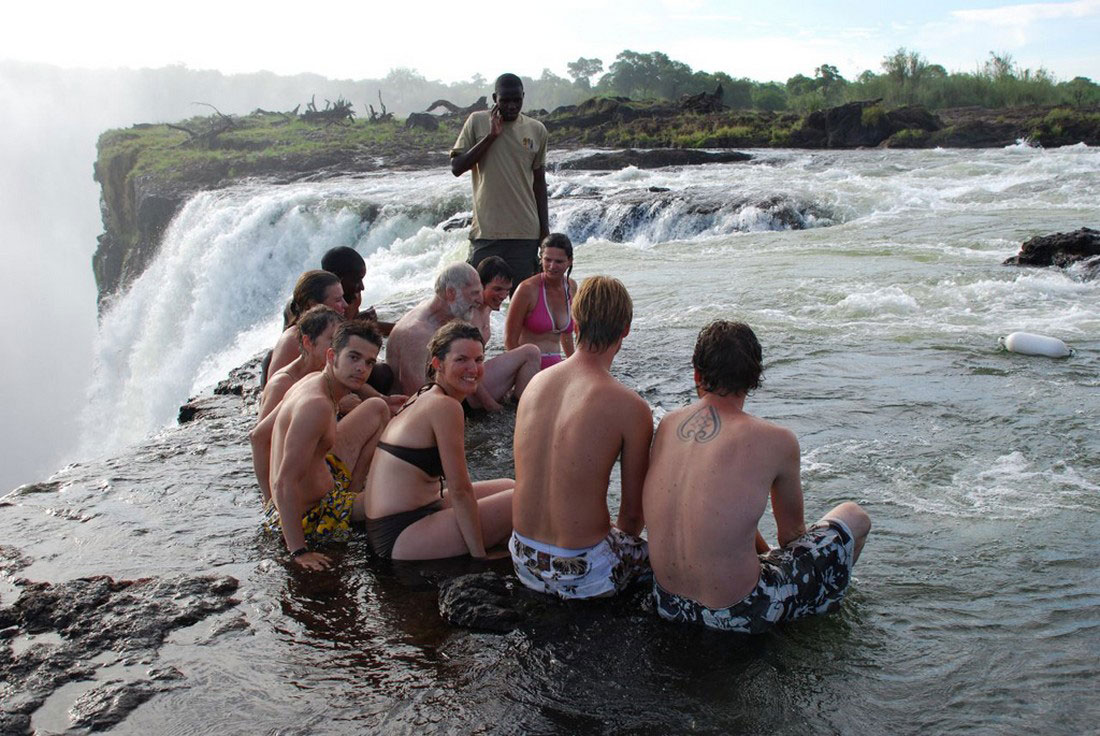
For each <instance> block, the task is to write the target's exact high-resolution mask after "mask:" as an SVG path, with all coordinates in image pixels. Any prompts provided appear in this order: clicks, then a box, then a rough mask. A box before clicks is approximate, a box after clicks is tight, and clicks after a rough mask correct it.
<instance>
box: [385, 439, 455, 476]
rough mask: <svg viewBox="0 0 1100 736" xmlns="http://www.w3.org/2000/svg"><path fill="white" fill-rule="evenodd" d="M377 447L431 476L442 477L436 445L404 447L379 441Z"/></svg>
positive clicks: (440, 460)
mask: <svg viewBox="0 0 1100 736" xmlns="http://www.w3.org/2000/svg"><path fill="white" fill-rule="evenodd" d="M378 449H379V450H385V451H386V452H388V453H389V454H391V455H393V456H394V457H396V458H397V459H399V460H404V461H405V462H407V463H408V464H409V465H414V466H416V467H418V468H420V469H421V470H423V471H424V473H425V474H426V475H428V476H430V477H432V478H442V477H443V460H442V459H441V458H440V457H439V448H438V447H405V446H404V445H391V444H390V443H389V442H379V443H378Z"/></svg>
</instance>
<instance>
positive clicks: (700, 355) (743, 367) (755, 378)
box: [691, 319, 764, 396]
mask: <svg viewBox="0 0 1100 736" xmlns="http://www.w3.org/2000/svg"><path fill="white" fill-rule="evenodd" d="M691 365H692V366H693V367H694V368H695V370H697V371H699V387H700V388H701V389H703V390H704V391H706V392H708V393H712V394H718V395H719V396H727V395H729V394H747V393H748V392H749V391H752V390H753V389H755V388H759V387H760V381H761V379H762V378H763V376H764V361H763V357H762V352H761V350H760V342H759V341H758V340H757V339H756V335H755V334H754V333H753V331H752V328H751V327H749V326H748V325H747V324H745V323H744V322H731V321H729V320H724V319H719V320H715V321H713V322H711V323H710V324H709V325H707V326H706V327H704V328H703V329H702V330H701V331H700V332H699V337H698V339H696V341H695V354H694V355H692V357H691Z"/></svg>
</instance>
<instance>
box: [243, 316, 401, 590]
mask: <svg viewBox="0 0 1100 736" xmlns="http://www.w3.org/2000/svg"><path fill="white" fill-rule="evenodd" d="M380 341H381V340H380V338H378V333H377V332H376V331H375V329H374V327H373V325H372V323H370V322H367V321H365V320H349V321H347V322H344V323H343V324H341V325H340V327H339V328H337V330H336V334H335V335H334V336H333V339H332V346H331V347H330V348H329V349H328V352H327V353H326V356H325V367H324V370H322V371H320V372H318V373H313V374H311V375H309V376H306V377H305V378H303V379H302V380H300V381H298V383H296V384H294V386H292V387H291V388H290V390H289V391H287V393H286V396H284V397H283V400H282V401H281V402H280V403H279V405H278V407H276V409H275V410H274V411H273V412H272V413H271V414H269V415H268V416H267V417H265V419H264V422H269V421H270V422H272V426H271V440H272V441H271V474H270V480H271V498H270V499H269V501H268V503H267V504H266V506H265V516H266V519H267V524H268V526H269V528H272V529H281V530H282V534H283V539H284V540H285V541H286V546H287V549H288V550H290V554H291V557H292V558H293V559H294V561H295V562H296V563H298V564H299V565H301V566H303V567H306V568H309V569H313V570H319V569H324V568H325V567H328V565H329V558H328V557H327V556H325V555H323V554H321V553H319V552H312V551H310V550H309V547H308V546H307V542H309V543H317V542H324V541H328V540H338V539H342V538H346V536H347V534H348V532H349V531H350V525H351V521H353V520H354V521H358V520H361V519H364V518H366V517H365V514H364V508H363V494H362V490H363V483H364V481H365V480H366V476H367V470H368V469H369V467H370V460H371V457H372V456H373V454H374V448H375V446H376V445H377V444H378V438H379V436H381V434H382V430H383V429H384V428H385V426H386V422H387V421H388V420H389V416H390V411H389V407H388V406H387V405H386V403H385V402H384V401H383V400H382V399H379V398H372V399H368V400H366V401H364V402H363V403H361V404H359V405H358V406H357V407H356V408H355V409H353V410H352V411H351V412H350V413H349V414H348V415H347V416H345V417H344V418H343V419H342V420H341V421H340V422H339V424H337V421H336V414H337V407H338V406H339V403H340V400H341V399H342V398H344V396H346V395H348V394H349V393H351V392H354V391H356V390H358V389H359V388H361V387H362V385H363V383H364V382H366V380H367V377H368V376H369V375H370V369H371V366H372V365H373V361H374V360H375V359H376V358H377V356H378V344H377V343H378V342H380ZM260 424H261V426H262V425H263V422H261V423H260ZM284 520H285V523H283V521H284Z"/></svg>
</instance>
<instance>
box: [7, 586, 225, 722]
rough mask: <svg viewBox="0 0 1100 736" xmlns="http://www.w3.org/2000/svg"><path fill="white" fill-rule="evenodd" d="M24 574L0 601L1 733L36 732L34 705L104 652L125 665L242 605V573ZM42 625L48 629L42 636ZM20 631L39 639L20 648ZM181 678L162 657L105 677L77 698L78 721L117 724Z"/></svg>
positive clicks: (90, 676) (98, 661)
mask: <svg viewBox="0 0 1100 736" xmlns="http://www.w3.org/2000/svg"><path fill="white" fill-rule="evenodd" d="M17 583H18V584H19V585H20V586H21V587H22V591H21V594H20V596H19V598H18V599H17V600H16V601H15V603H14V604H13V605H11V606H8V607H5V608H0V736H24V735H25V734H30V733H31V717H32V715H33V713H34V712H35V711H36V710H37V709H38V708H39V707H41V706H42V704H43V703H44V702H45V701H46V699H47V698H48V697H49V696H50V695H51V694H52V693H53V692H54V691H56V690H57V689H58V688H60V687H61V686H62V685H65V684H67V683H70V682H76V681H81V680H89V681H91V680H95V679H96V673H97V671H98V670H99V668H100V667H101V666H102V664H103V663H102V657H101V655H103V654H110V655H113V656H114V657H115V658H116V659H115V662H117V663H121V664H125V665H141V664H150V663H152V662H153V661H154V660H155V659H156V652H157V649H159V647H160V645H161V644H162V643H163V642H164V639H165V637H167V636H168V634H169V633H171V632H172V631H174V630H176V629H179V628H182V627H184V626H189V625H191V624H194V623H197V622H199V621H201V620H202V619H204V618H206V617H207V616H210V615H211V614H214V613H218V612H220V611H224V610H225V609H227V608H230V607H231V606H234V605H236V603H237V601H236V600H235V599H234V598H233V597H232V595H233V593H234V592H235V591H236V590H237V586H238V583H237V580H236V579H234V578H231V577H218V576H208V575H180V576H176V577H170V578H144V579H140V580H114V579H113V578H110V577H108V576H106V575H99V576H95V577H88V578H78V579H76V580H70V581H68V582H64V583H59V584H56V585H52V584H50V583H41V582H32V581H27V580H19V581H17ZM42 635H48V636H46V638H45V640H44V641H42V642H35V641H34V639H35V638H37V637H39V636H42ZM17 637H26V638H28V639H30V640H31V642H30V644H29V646H27V647H26V648H25V649H22V650H21V651H19V652H18V653H16V650H15V647H14V646H13V642H14V640H15V639H16V638H17ZM182 679H183V674H182V673H180V672H179V671H178V670H176V669H175V668H173V667H160V668H155V667H154V668H152V669H149V670H147V671H146V673H145V676H144V677H140V678H137V679H133V680H129V681H125V680H120V679H114V680H108V681H105V682H101V683H98V684H96V685H95V686H93V687H92V688H91V689H89V690H88V691H87V692H85V693H84V694H82V695H81V696H80V697H78V698H77V699H76V701H75V703H74V704H73V706H72V708H71V709H70V712H69V716H70V720H71V724H72V726H73V727H74V728H86V729H89V730H91V731H97V730H102V729H106V728H110V727H111V726H113V725H115V724H117V723H120V722H121V721H122V720H123V719H125V718H126V716H127V715H128V714H129V713H130V712H131V711H133V710H134V709H135V708H137V707H138V706H139V705H141V704H142V703H144V702H145V701H146V700H148V699H149V698H151V697H153V696H154V695H156V694H157V693H159V692H163V691H165V690H168V689H172V688H174V687H178V686H179V681H180V680H182Z"/></svg>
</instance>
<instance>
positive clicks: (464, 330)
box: [424, 319, 485, 381]
mask: <svg viewBox="0 0 1100 736" xmlns="http://www.w3.org/2000/svg"><path fill="white" fill-rule="evenodd" d="M459 340H477V341H478V342H479V343H481V345H482V347H484V346H485V342H484V340H482V338H481V330H479V329H478V328H477V327H474V326H473V325H472V324H470V323H469V322H463V321H462V320H460V319H453V320H451V321H450V322H448V323H447V324H445V325H443V326H442V327H440V328H439V329H438V330H436V331H435V334H434V335H432V339H431V341H430V342H429V343H428V365H427V366H426V367H425V368H424V375H426V376H427V377H428V380H429V381H432V380H435V368H433V367H432V358H439V360H440V361H441V362H442V361H443V359H444V358H446V357H447V354H448V353H450V352H451V346H452V345H454V344H455V343H456V342H458V341H459Z"/></svg>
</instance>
